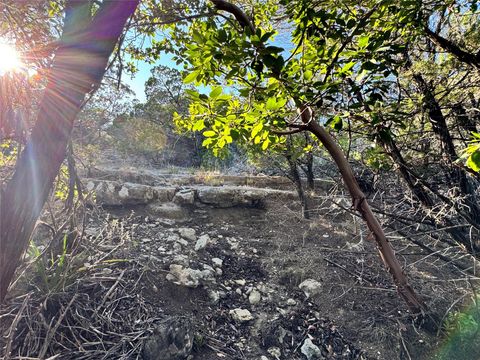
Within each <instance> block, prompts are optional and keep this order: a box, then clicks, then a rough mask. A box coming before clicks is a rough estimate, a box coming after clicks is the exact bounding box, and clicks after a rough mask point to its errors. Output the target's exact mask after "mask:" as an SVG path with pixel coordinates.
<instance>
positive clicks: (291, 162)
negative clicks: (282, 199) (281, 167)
mask: <svg viewBox="0 0 480 360" xmlns="http://www.w3.org/2000/svg"><path fill="white" fill-rule="evenodd" d="M292 146H293V145H292V139H291V137H290V136H289V137H288V139H287V150H286V151H285V158H286V159H287V162H288V167H289V176H288V177H289V178H290V180H292V182H293V183H294V184H295V189H296V190H297V195H298V199H299V200H300V203H301V205H302V216H303V218H304V219H310V214H309V212H308V211H309V210H310V209H309V206H308V199H307V196H306V195H305V191H303V184H302V179H301V178H300V173H299V172H298V166H297V161H298V160H295V159H293V157H292Z"/></svg>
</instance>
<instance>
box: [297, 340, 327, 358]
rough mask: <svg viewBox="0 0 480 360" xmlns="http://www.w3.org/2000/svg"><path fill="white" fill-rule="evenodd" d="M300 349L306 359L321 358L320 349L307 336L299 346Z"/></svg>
mask: <svg viewBox="0 0 480 360" xmlns="http://www.w3.org/2000/svg"><path fill="white" fill-rule="evenodd" d="M300 351H301V352H302V354H303V355H305V356H306V357H307V359H308V360H315V359H321V358H322V351H321V350H320V348H319V347H318V346H317V345H315V344H314V343H313V342H312V340H310V338H308V337H307V338H306V339H305V341H304V342H303V345H302V347H301V348H300Z"/></svg>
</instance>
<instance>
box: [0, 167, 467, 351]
mask: <svg viewBox="0 0 480 360" xmlns="http://www.w3.org/2000/svg"><path fill="white" fill-rule="evenodd" d="M173 177H175V176H173ZM197 178H198V177H197ZM217 185H221V184H220V183H219V184H217ZM182 186H184V185H182ZM326 199H332V195H330V194H328V193H325V192H324V191H321V192H319V193H317V194H316V207H317V209H316V210H315V212H314V214H313V215H314V216H312V219H311V220H305V219H302V218H300V217H299V214H300V211H299V207H298V204H297V202H296V201H295V200H285V199H279V200H277V201H269V202H268V203H267V204H258V203H255V204H254V205H252V206H234V207H223V208H216V207H214V206H213V207H212V206H190V205H186V206H185V207H184V208H185V209H186V212H185V213H184V215H183V216H177V215H176V216H175V218H173V219H172V218H168V217H165V216H158V214H155V213H152V212H151V211H149V208H148V207H146V206H144V205H142V204H139V205H119V206H109V207H103V208H102V207H96V206H95V207H91V208H90V209H89V210H88V211H87V212H86V216H85V219H84V224H83V225H84V228H83V230H82V231H83V233H82V235H83V239H84V240H83V243H82V245H81V246H80V249H81V250H79V255H76V256H75V257H72V258H68V256H67V258H66V260H65V261H66V263H68V266H67V267H66V269H63V270H62V271H63V273H62V274H61V275H60V276H61V278H62V279H63V280H62V281H60V280H59V278H55V279H52V278H51V277H52V276H56V275H55V274H56V272H55V271H53V272H52V273H49V276H50V280H45V276H44V275H45V274H42V273H39V270H38V266H37V265H38V261H37V262H32V263H31V264H30V265H29V266H28V267H26V274H24V275H23V276H24V278H23V280H20V281H19V283H18V284H17V286H16V287H14V290H13V291H12V295H11V297H10V298H9V300H8V302H7V304H6V305H5V306H4V307H3V308H2V311H1V312H0V316H1V317H0V319H1V321H2V322H3V335H4V336H3V343H2V344H3V346H4V347H3V351H4V352H3V354H4V358H9V356H11V358H17V359H20V358H27V356H29V357H28V358H52V359H53V358H55V359H107V358H108V359H118V358H124V359H136V358H140V359H141V358H144V359H155V358H156V359H170V358H171V359H182V358H186V357H189V358H190V359H197V360H207V359H262V360H267V359H308V360H311V359H322V358H325V359H420V360H422V359H472V355H471V353H470V355H462V351H461V349H457V351H456V352H455V353H445V351H446V350H445V349H446V344H447V340H448V339H447V338H446V335H445V333H444V332H443V331H442V329H441V328H437V329H433V328H432V327H431V326H424V327H421V326H420V324H416V323H415V322H414V321H413V319H412V318H411V316H410V314H409V313H408V311H407V310H406V306H405V305H404V303H403V302H402V301H401V299H400V298H399V297H398V295H397V293H396V290H395V288H394V286H393V284H392V281H391V279H390V276H389V275H388V273H387V272H386V271H385V269H384V268H383V265H382V264H381V261H380V258H379V255H378V253H377V251H376V249H375V246H374V244H373V243H372V242H370V241H369V240H367V237H368V233H367V232H366V231H365V229H364V227H363V225H362V224H361V222H360V221H359V220H358V219H355V218H354V217H353V216H352V215H350V214H346V213H345V212H344V211H342V210H340V209H338V208H337V207H335V206H334V205H333V203H331V202H328V201H326ZM335 200H336V201H340V202H342V201H343V204H348V201H344V200H342V199H341V198H336V199H335ZM389 236H390V240H391V242H392V244H393V246H394V248H395V249H396V252H397V254H398V256H399V258H400V259H401V261H402V262H403V264H404V268H405V271H406V272H407V274H408V276H409V278H410V280H411V283H412V284H413V286H414V287H415V289H416V290H417V291H418V292H419V293H420V295H421V296H422V298H423V299H424V300H425V301H426V303H427V305H428V307H429V309H430V314H429V316H431V318H430V320H429V321H428V322H429V323H431V322H436V323H437V324H441V323H442V321H443V320H444V318H445V316H446V313H447V311H448V310H450V309H451V308H453V307H458V306H460V305H461V304H463V303H464V302H465V301H466V299H468V297H469V295H470V294H471V286H472V284H473V283H472V277H471V276H467V275H466V273H465V272H464V271H462V270H459V269H458V268H457V267H456V266H455V265H454V264H453V263H448V262H445V261H443V260H441V259H439V258H438V257H437V256H434V255H432V254H426V253H424V252H423V250H422V249H420V248H419V247H417V246H416V245H414V244H411V243H409V242H408V241H406V240H405V239H403V238H402V237H400V236H398V235H397V234H396V233H389ZM464 260H465V259H464ZM46 261H48V259H47V260H46ZM467 261H468V259H467ZM40 265H41V264H40ZM24 269H25V268H24ZM57 270H58V268H57ZM187 270H188V271H190V272H188V271H187ZM186 271H187V272H186ZM42 276H43V278H42ZM21 279H22V278H21ZM305 280H310V281H311V280H314V285H315V286H314V287H313V288H305V286H301V284H302V283H303V285H305V283H304V282H305ZM54 281H57V282H60V283H61V286H58V287H57V286H55V283H54ZM299 285H300V287H299ZM171 318H174V319H183V320H182V321H183V322H182V324H185V325H184V326H183V328H184V330H181V329H180V330H178V329H177V328H176V329H177V330H178V331H177V333H178V332H179V331H180V332H182V331H184V332H185V333H191V334H193V338H192V339H189V341H187V344H186V345H185V344H184V343H183V342H182V341H183V340H185V339H183V337H182V339H183V340H182V341H177V340H175V339H176V338H178V337H179V336H177V335H178V334H177V333H175V334H174V335H173V337H172V336H171V335H169V336H170V337H172V338H171V339H167V340H165V339H163V340H162V341H167V343H175V344H176V345H175V349H177V348H178V349H180V350H181V348H182V346H183V347H184V348H185V347H186V348H189V345H191V343H193V348H192V350H191V351H190V350H188V349H187V352H186V353H182V352H181V351H180V350H179V351H178V353H177V355H172V357H167V355H165V354H163V353H159V352H158V349H157V350H155V349H154V350H152V351H153V352H147V351H146V350H145V348H146V344H147V343H148V342H149V341H156V340H155V331H156V330H155V329H156V328H157V327H158V324H162V322H164V321H165V319H171ZM152 334H154V335H152ZM182 334H183V333H182ZM175 336H177V337H175ZM182 336H183V335H182ZM152 338H153V339H154V340H151V339H152ZM173 338H175V339H173ZM185 338H187V336H185ZM190 340H191V341H190ZM305 344H307V345H308V346H307V345H305ZM162 346H163V345H162ZM153 347H154V348H155V346H153ZM163 347H165V346H163ZM308 348H309V349H308ZM6 349H7V350H8V351H9V352H8V353H7V352H5V351H6ZM175 349H174V350H172V351H173V352H174V353H175V351H177V350H178V349H177V350H175ZM155 351H157V353H155ZM1 354H2V353H0V355H1ZM8 354H11V355H8ZM155 354H156V355H155ZM161 354H163V355H161ZM175 356H176V357H175ZM474 356H475V355H474Z"/></svg>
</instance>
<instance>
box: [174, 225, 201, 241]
mask: <svg viewBox="0 0 480 360" xmlns="http://www.w3.org/2000/svg"><path fill="white" fill-rule="evenodd" d="M178 233H179V234H180V236H181V237H182V238H184V239H186V240H189V241H195V240H197V233H196V231H195V229H192V228H180V229H178Z"/></svg>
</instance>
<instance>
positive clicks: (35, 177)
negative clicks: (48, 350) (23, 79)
mask: <svg viewBox="0 0 480 360" xmlns="http://www.w3.org/2000/svg"><path fill="white" fill-rule="evenodd" d="M138 2H139V1H138V0H125V1H107V0H106V1H103V2H102V3H101V4H100V5H99V6H98V9H95V8H94V3H93V1H81V0H68V1H67V2H66V4H65V20H64V24H63V32H62V36H61V38H60V40H59V41H58V44H57V47H56V50H55V53H54V54H55V56H54V60H53V63H52V67H51V69H50V72H49V74H50V75H49V78H48V83H47V86H46V89H45V92H44V96H43V99H42V101H41V103H40V106H39V110H38V113H37V118H36V122H35V126H34V128H33V130H32V133H31V136H30V140H29V142H28V144H27V146H26V148H25V150H24V151H23V153H22V155H21V157H20V159H19V161H18V163H17V166H16V169H15V173H14V175H13V177H12V179H11V180H10V181H9V182H8V183H7V184H6V186H5V188H4V189H2V192H1V194H0V301H3V300H4V298H5V295H6V294H7V289H8V286H9V284H10V282H11V280H12V277H13V275H14V272H15V269H16V267H17V265H18V262H19V260H20V257H21V255H22V254H23V252H24V250H25V248H26V246H27V245H28V240H29V238H30V234H31V233H32V231H33V227H34V225H35V222H36V220H37V218H38V216H39V215H40V211H41V209H42V207H43V204H44V202H45V200H46V198H47V196H48V194H49V192H50V190H51V188H52V184H53V181H54V179H55V177H56V175H57V173H58V170H59V168H60V165H61V164H62V162H63V160H64V158H65V153H66V147H67V144H68V141H69V138H70V133H71V130H72V127H73V123H74V120H75V118H76V116H77V114H78V113H79V111H80V109H81V108H82V105H83V103H84V100H85V96H86V94H87V93H89V92H91V91H94V89H96V88H97V87H98V85H99V84H100V82H101V80H102V77H103V75H104V73H105V69H106V67H107V63H108V60H109V58H110V55H111V54H112V52H113V50H114V49H115V46H116V44H117V42H118V39H119V37H120V36H121V34H122V32H123V30H124V27H125V24H126V21H127V19H128V18H129V17H130V16H132V14H133V13H134V11H135V9H136V7H137V5H138Z"/></svg>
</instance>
